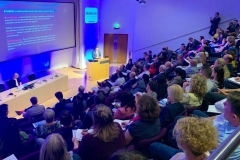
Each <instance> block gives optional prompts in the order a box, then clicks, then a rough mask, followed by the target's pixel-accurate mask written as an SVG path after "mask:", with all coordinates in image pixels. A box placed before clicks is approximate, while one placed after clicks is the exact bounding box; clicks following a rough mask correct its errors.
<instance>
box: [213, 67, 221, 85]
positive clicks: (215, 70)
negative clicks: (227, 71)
mask: <svg viewBox="0 0 240 160" xmlns="http://www.w3.org/2000/svg"><path fill="white" fill-rule="evenodd" d="M212 77H213V80H214V82H215V84H217V88H220V89H222V88H223V87H224V70H223V68H222V67H220V66H217V67H214V68H213V71H212ZM217 88H215V89H217Z"/></svg>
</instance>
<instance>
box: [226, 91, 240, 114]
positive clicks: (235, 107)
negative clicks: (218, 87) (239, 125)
mask: <svg viewBox="0 0 240 160" xmlns="http://www.w3.org/2000/svg"><path fill="white" fill-rule="evenodd" d="M239 97H240V92H237V91H234V92H230V93H229V94H228V96H227V101H228V102H229V103H230V105H231V111H232V113H234V114H236V115H237V117H238V118H240V98H239Z"/></svg>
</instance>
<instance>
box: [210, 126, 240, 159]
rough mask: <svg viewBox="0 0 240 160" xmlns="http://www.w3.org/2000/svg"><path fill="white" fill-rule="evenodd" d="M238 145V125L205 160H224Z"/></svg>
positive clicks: (239, 142) (239, 133)
mask: <svg viewBox="0 0 240 160" xmlns="http://www.w3.org/2000/svg"><path fill="white" fill-rule="evenodd" d="M239 145H240V126H239V127H238V128H237V129H235V131H234V132H233V133H232V134H231V135H230V136H228V137H227V138H226V139H225V140H224V141H223V142H222V143H221V144H220V145H219V146H218V148H217V149H216V150H215V151H214V152H213V153H212V154H211V155H210V156H209V157H208V159H207V160H225V159H228V157H229V156H230V155H231V154H232V153H233V151H235V149H236V148H237V147H239Z"/></svg>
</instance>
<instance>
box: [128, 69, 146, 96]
mask: <svg viewBox="0 0 240 160" xmlns="http://www.w3.org/2000/svg"><path fill="white" fill-rule="evenodd" d="M148 83H149V75H147V74H144V75H143V76H142V79H140V80H138V81H137V83H135V84H134V85H133V86H132V89H131V90H130V92H131V93H132V94H135V93H137V92H145V91H146V87H147V85H148Z"/></svg>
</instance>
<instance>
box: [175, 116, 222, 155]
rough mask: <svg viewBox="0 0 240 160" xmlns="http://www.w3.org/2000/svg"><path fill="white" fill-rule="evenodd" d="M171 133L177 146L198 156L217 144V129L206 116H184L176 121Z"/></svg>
mask: <svg viewBox="0 0 240 160" xmlns="http://www.w3.org/2000/svg"><path fill="white" fill-rule="evenodd" d="M173 135H174V137H175V138H176V140H177V143H178V146H179V147H180V148H181V149H183V150H184V151H186V150H187V151H190V152H191V153H192V154H193V155H195V156H200V155H202V154H204V153H206V152H208V151H211V150H213V149H215V148H216V147H217V146H218V131H217V129H216V128H215V127H214V126H213V123H212V121H211V120H210V119H208V118H201V119H199V118H196V117H185V118H181V119H179V120H178V121H177V124H176V125H175V127H174V130H173Z"/></svg>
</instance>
